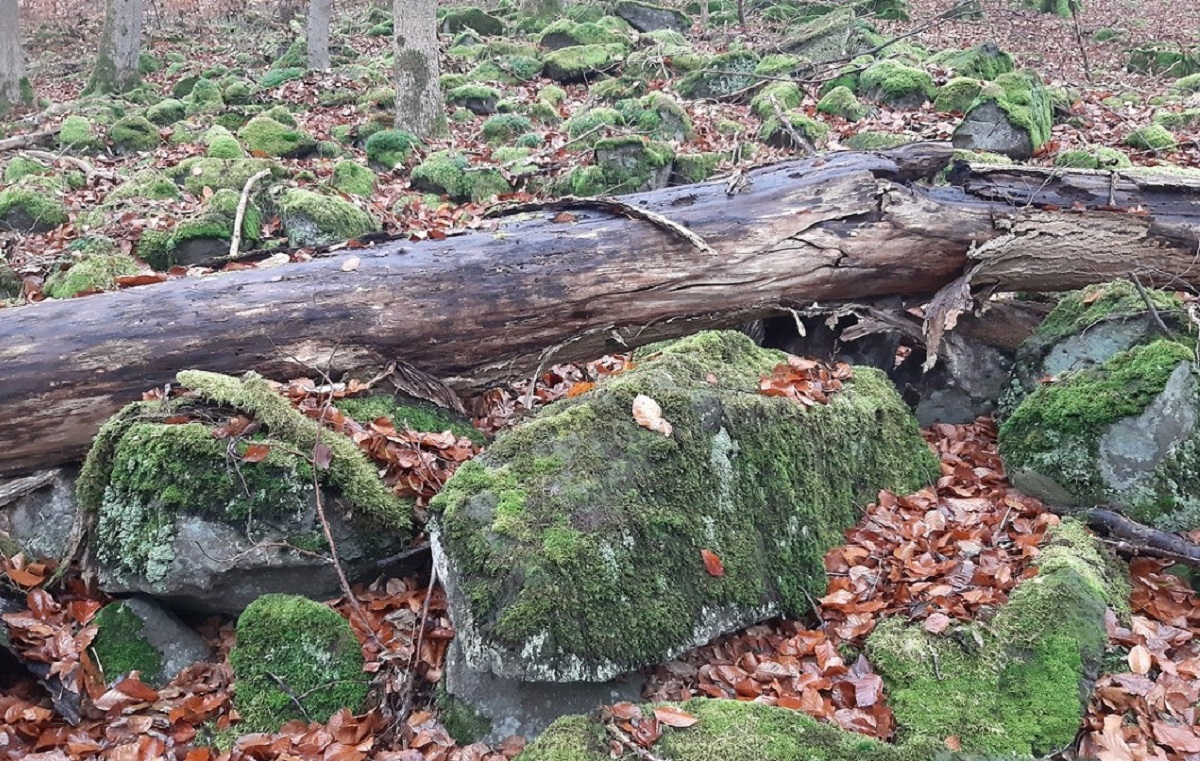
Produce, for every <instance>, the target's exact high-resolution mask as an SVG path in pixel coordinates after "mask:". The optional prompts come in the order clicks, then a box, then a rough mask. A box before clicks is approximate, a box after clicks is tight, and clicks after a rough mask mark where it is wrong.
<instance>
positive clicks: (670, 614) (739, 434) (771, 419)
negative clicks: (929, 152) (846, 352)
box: [433, 332, 937, 681]
mask: <svg viewBox="0 0 1200 761" xmlns="http://www.w3.org/2000/svg"><path fill="white" fill-rule="evenodd" d="M785 360H786V355H784V354H782V353H780V352H776V351H771V350H766V349H760V348H758V347H756V346H755V345H754V344H753V343H752V342H751V341H750V339H749V338H747V337H745V336H744V335H742V334H740V333H732V332H726V333H711V332H710V333H701V334H698V335H695V336H692V337H690V338H686V339H682V340H679V341H676V342H673V343H670V344H666V345H663V346H660V347H657V349H656V350H646V351H643V352H642V353H641V355H640V358H639V361H638V364H637V366H636V367H634V368H633V369H630V370H627V371H626V372H624V373H622V374H620V375H616V376H612V377H610V378H608V379H606V380H604V381H602V382H601V383H600V384H599V386H598V387H597V388H595V389H593V390H591V391H589V392H587V393H585V394H582V395H580V396H577V397H575V398H572V399H568V400H563V401H561V402H557V403H555V404H554V405H552V406H550V407H548V408H547V409H546V410H545V411H543V412H542V413H541V414H539V415H538V416H536V417H535V418H532V419H530V420H528V421H526V422H524V423H522V424H521V425H519V426H517V427H516V428H513V429H511V430H510V431H508V432H507V433H504V434H501V436H500V437H499V438H498V439H497V441H496V442H495V443H494V444H493V445H492V446H491V447H490V448H489V449H488V450H487V452H485V453H484V454H483V455H481V456H480V457H478V458H476V459H475V460H472V461H470V462H468V463H465V464H464V465H463V466H462V467H460V468H459V470H458V471H457V472H456V473H455V475H454V476H453V477H452V478H451V479H450V481H449V482H448V483H447V485H446V487H445V488H444V489H443V491H442V493H441V494H440V495H438V497H436V498H435V500H434V502H433V511H434V512H435V514H436V516H437V517H436V520H435V524H436V525H435V528H434V531H433V534H434V536H435V540H434V556H435V562H436V564H437V566H438V569H439V577H440V578H442V579H443V580H445V582H446V588H447V592H448V595H449V600H450V610H451V617H452V619H453V621H454V625H455V628H456V629H457V630H458V638H459V639H460V640H461V643H462V648H463V653H464V655H465V660H466V662H467V663H468V664H469V665H470V666H471V667H473V668H476V669H486V670H490V671H491V672H492V673H494V674H496V675H498V676H504V677H511V678H520V679H523V680H527V681H579V680H584V681H605V680H607V679H610V678H612V677H614V676H616V675H617V674H620V673H622V672H625V671H628V670H631V669H636V668H639V667H641V666H644V665H646V664H649V663H658V662H662V661H664V660H667V659H669V658H671V657H673V656H674V655H677V654H678V653H680V652H683V651H684V650H686V649H688V648H690V647H692V646H694V645H696V644H700V643H703V642H707V641H708V640H709V639H710V638H712V637H714V636H716V635H718V634H721V633H724V632H728V631H732V630H735V629H737V628H739V627H741V626H745V625H747V624H750V623H753V622H755V621H759V620H762V619H763V618H766V617H769V616H771V615H774V614H777V613H781V612H782V613H785V614H789V615H798V614H800V613H803V612H804V611H806V610H807V609H808V606H809V602H808V600H809V595H812V596H818V595H819V594H820V593H821V590H822V589H823V588H824V584H825V572H824V566H823V564H822V557H823V555H824V553H825V551H826V550H827V549H828V548H829V547H830V546H832V545H833V544H836V543H837V542H838V541H839V540H840V538H841V532H842V531H843V530H844V529H845V528H846V527H847V526H849V525H851V524H852V523H853V522H854V521H855V518H856V514H855V507H856V505H861V504H865V503H866V502H868V501H870V500H871V499H873V498H875V496H876V495H877V493H878V491H879V490H880V489H885V488H886V489H893V490H897V491H903V492H907V491H910V490H912V489H913V488H916V487H918V486H920V485H921V484H924V483H926V482H928V480H929V479H931V478H932V477H934V476H935V475H936V473H937V465H936V460H935V459H934V457H933V455H932V453H931V452H930V450H929V448H928V447H927V445H926V444H925V443H924V441H923V440H922V439H921V438H920V436H919V435H918V433H917V428H916V423H915V421H914V420H913V419H912V416H911V415H910V413H909V412H908V410H907V408H905V407H904V405H903V403H902V402H901V400H900V398H899V396H898V395H897V394H896V392H895V389H894V388H893V387H892V386H891V385H890V383H888V381H887V380H886V378H885V377H884V376H883V375H882V374H881V373H878V372H877V371H874V370H870V369H861V370H859V371H857V375H856V377H855V378H854V379H853V380H852V381H849V382H848V384H847V388H846V390H844V391H843V392H841V393H838V394H836V395H835V396H834V397H833V398H832V400H831V402H830V403H829V404H827V405H818V406H816V407H813V408H804V407H802V406H801V405H798V404H796V403H794V402H792V401H790V400H787V399H782V398H780V397H769V396H764V395H761V394H759V393H757V391H758V388H759V381H760V378H761V377H762V376H764V375H767V374H770V372H771V371H772V370H773V368H774V367H775V366H776V365H777V364H778V363H780V362H783V361H785ZM639 395H645V396H648V397H650V398H652V399H653V400H655V401H656V402H657V403H658V404H659V405H661V407H662V410H663V413H662V414H663V417H664V418H665V419H666V420H667V421H668V422H669V423H670V424H671V426H672V427H673V432H672V433H671V434H670V435H663V433H660V432H656V431H651V430H647V429H646V428H643V427H641V426H640V425H638V423H637V422H636V421H635V419H634V413H633V411H632V406H633V404H634V400H635V398H637V397H638V396H639ZM704 550H707V551H709V552H711V553H714V554H715V555H716V556H717V557H719V558H720V561H721V562H722V563H723V569H724V570H723V575H713V574H712V573H710V572H708V571H706V569H705V562H704V558H703V555H702V551H704Z"/></svg>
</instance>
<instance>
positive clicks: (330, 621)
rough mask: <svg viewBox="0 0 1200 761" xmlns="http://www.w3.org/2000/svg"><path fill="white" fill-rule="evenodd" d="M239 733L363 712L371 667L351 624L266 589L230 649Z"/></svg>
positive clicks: (318, 606)
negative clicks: (367, 668) (366, 666)
mask: <svg viewBox="0 0 1200 761" xmlns="http://www.w3.org/2000/svg"><path fill="white" fill-rule="evenodd" d="M229 664H230V665H231V666H233V676H234V680H235V684H236V685H237V689H236V690H235V692H234V699H233V705H234V708H236V709H237V712H238V714H239V715H240V716H241V723H240V724H238V731H239V732H275V731H277V730H278V729H279V728H280V727H281V726H283V725H284V724H286V723H287V722H289V721H293V720H297V719H298V720H301V721H304V722H312V721H316V722H326V721H329V717H330V716H332V715H333V714H334V713H336V712H337V711H339V710H341V709H343V708H347V709H349V710H350V712H351V713H360V712H361V711H362V710H363V708H364V707H365V706H364V703H365V701H366V699H367V689H368V687H369V685H370V674H366V673H363V655H362V649H361V648H360V647H359V644H358V639H357V638H355V636H354V630H353V629H351V628H350V623H349V622H348V621H347V620H346V619H344V618H342V617H341V616H339V615H338V614H337V612H335V611H334V610H332V609H330V608H329V607H327V606H325V605H322V604H320V603H317V602H313V601H312V600H309V599H306V598H304V597H296V596H292V595H282V594H270V595H264V596H262V597H260V598H258V599H257V600H255V601H254V602H253V603H251V604H250V606H249V607H247V608H246V610H245V611H244V612H243V613H242V614H241V615H240V616H239V617H238V622H237V644H236V645H234V647H233V649H232V650H230V651H229Z"/></svg>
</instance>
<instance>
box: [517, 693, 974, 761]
mask: <svg viewBox="0 0 1200 761" xmlns="http://www.w3.org/2000/svg"><path fill="white" fill-rule="evenodd" d="M661 705H672V704H646V705H643V706H640V710H641V712H642V715H643V716H647V717H648V716H652V715H653V713H654V709H655V708H656V707H659V706H661ZM672 707H678V708H680V709H682V710H683V711H684V712H686V713H687V714H689V715H691V716H693V717H695V718H696V719H697V721H696V723H695V724H693V725H692V726H690V727H685V728H681V729H675V728H672V727H669V726H665V725H664V726H663V728H662V730H663V735H662V738H661V739H659V740H658V741H657V742H655V743H654V747H653V753H654V757H655V758H657V759H662V761H767V759H769V760H770V761H818V760H819V761H951V760H952V759H953V756H952V754H949V753H948V752H947V751H946V750H945V746H944V745H943V744H942V743H941V742H940V741H939V740H936V739H933V738H921V739H919V740H915V741H912V742H909V743H905V744H903V745H889V744H888V743H883V742H879V741H878V740H874V739H871V738H869V737H866V736H864V735H860V734H857V733H853V732H847V731H846V730H844V729H841V728H839V727H837V726H836V725H834V724H832V723H827V722H823V721H817V720H816V719H814V718H813V717H811V716H809V715H808V714H806V713H804V712H802V711H795V710H791V709H788V708H780V707H778V706H772V705H767V704H765V703H757V702H750V701H740V700H717V699H709V698H697V699H694V700H689V701H687V702H684V703H680V704H678V705H677V706H674V705H672ZM611 738H612V735H611V734H610V733H609V732H608V731H607V730H606V729H605V728H604V725H603V724H602V723H601V721H600V720H599V719H598V718H597V717H595V716H594V715H572V716H564V717H562V718H560V719H559V720H557V721H555V722H554V723H553V724H551V725H550V727H549V728H548V729H547V730H546V731H545V732H543V733H542V734H541V735H540V736H539V737H538V738H537V740H535V741H534V742H533V743H531V744H530V745H529V746H528V747H527V748H526V749H525V751H524V752H523V753H521V755H519V756H517V761H610V759H612V758H614V756H613V755H612V754H611V743H610V739H611ZM621 751H622V752H621V755H620V756H618V757H617V758H618V759H620V761H634V760H635V759H637V758H638V757H639V756H638V755H637V754H636V753H634V752H633V751H631V750H628V749H627V747H622V748H621ZM964 761H966V760H965V759H964Z"/></svg>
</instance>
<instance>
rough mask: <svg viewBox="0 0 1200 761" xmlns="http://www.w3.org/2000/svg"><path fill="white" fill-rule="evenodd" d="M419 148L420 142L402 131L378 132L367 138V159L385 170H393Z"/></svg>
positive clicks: (386, 130) (388, 130)
mask: <svg viewBox="0 0 1200 761" xmlns="http://www.w3.org/2000/svg"><path fill="white" fill-rule="evenodd" d="M420 147H421V141H420V140H418V139H417V138H416V137H415V136H414V135H412V134H410V133H408V132H405V131H404V130H399V129H385V130H380V131H378V132H376V133H375V134H373V135H371V136H370V137H369V138H367V143H366V150H367V159H368V160H369V161H371V163H373V164H379V165H380V166H382V167H384V168H385V169H395V168H396V167H397V166H398V165H400V164H403V163H404V162H405V161H408V158H409V157H410V156H412V154H413V152H414V151H416V150H417V149H418V148H420Z"/></svg>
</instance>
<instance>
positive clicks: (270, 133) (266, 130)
mask: <svg viewBox="0 0 1200 761" xmlns="http://www.w3.org/2000/svg"><path fill="white" fill-rule="evenodd" d="M238 137H239V138H241V140H242V141H243V142H245V143H246V147H247V148H249V149H250V153H251V154H252V155H254V156H279V157H284V158H299V157H301V156H307V155H308V154H310V153H312V152H313V151H315V150H316V148H317V141H316V140H315V139H313V137H312V136H311V135H309V134H308V133H306V132H301V131H300V130H297V129H295V128H294V127H291V126H288V125H286V124H283V123H281V122H278V121H276V120H275V119H272V118H271V117H269V116H256V117H254V118H253V119H251V120H250V121H249V122H247V123H246V126H244V127H242V128H241V129H240V130H238Z"/></svg>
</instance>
